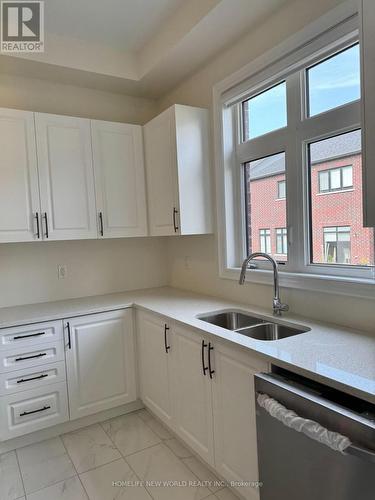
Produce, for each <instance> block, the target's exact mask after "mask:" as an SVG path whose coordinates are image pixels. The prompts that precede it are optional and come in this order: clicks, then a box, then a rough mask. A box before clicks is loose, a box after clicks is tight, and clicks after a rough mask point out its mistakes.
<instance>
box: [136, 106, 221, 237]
mask: <svg viewBox="0 0 375 500" xmlns="http://www.w3.org/2000/svg"><path fill="white" fill-rule="evenodd" d="M208 119H209V117H208V110H206V109H202V108H195V107H191V106H182V105H177V104H176V105H174V106H172V107H170V108H168V109H167V110H166V111H164V112H163V113H161V114H160V115H158V116H157V117H156V118H154V119H153V120H151V121H150V122H148V123H147V124H146V125H145V126H144V139H145V155H146V171H147V189H148V201H149V221H150V234H151V236H170V235H175V234H181V235H187V234H205V233H210V232H212V220H211V211H212V209H211V193H210V155H209V148H210V142H209V141H210V138H209V125H208Z"/></svg>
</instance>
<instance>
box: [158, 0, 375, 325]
mask: <svg viewBox="0 0 375 500" xmlns="http://www.w3.org/2000/svg"><path fill="white" fill-rule="evenodd" d="M339 3H340V0H315V1H311V0H297V1H295V2H293V3H291V4H289V5H287V6H286V7H285V8H283V9H281V10H280V11H279V12H277V13H276V14H275V15H274V16H273V17H272V18H270V19H269V20H268V21H267V22H266V23H265V24H264V25H261V26H259V28H258V29H257V30H256V31H253V32H252V33H249V34H247V35H245V36H244V37H242V38H241V39H240V40H239V41H238V42H236V43H235V44H234V45H233V46H232V47H230V48H229V49H228V50H226V51H225V52H223V53H221V54H220V55H219V56H218V57H216V58H215V59H214V60H213V61H211V62H210V63H209V64H208V65H206V66H205V67H204V68H202V69H201V70H200V71H198V72H197V73H196V74H194V75H193V76H192V77H191V78H190V79H189V80H187V81H185V82H183V83H182V84H181V85H180V86H178V87H177V88H175V89H173V90H172V91H171V92H170V93H169V94H168V95H166V96H165V97H163V98H162V99H161V100H160V101H159V110H160V111H161V110H163V109H164V108H166V107H168V106H169V105H171V104H173V103H179V104H188V105H193V106H204V107H209V108H211V109H212V87H213V85H214V84H215V83H216V82H218V81H220V80H222V79H223V78H225V77H226V76H228V75H229V74H231V73H233V72H234V71H236V70H238V69H239V68H241V67H242V66H244V65H245V64H247V63H248V62H249V61H251V60H252V59H254V58H256V57H257V56H259V55H261V54H262V53H263V52H265V51H266V50H268V49H270V48H272V47H273V46H275V45H277V44H278V43H280V42H282V41H283V40H284V39H285V38H287V37H288V36H290V35H291V34H293V33H294V32H296V31H298V30H300V29H302V28H303V27H304V26H305V25H306V24H308V23H310V22H312V21H313V20H315V19H317V18H318V17H319V16H321V15H322V14H324V12H326V11H328V10H329V9H330V8H332V7H334V6H336V5H337V4H339ZM213 177H214V173H213ZM213 185H214V179H213ZM168 252H169V258H168V263H169V273H170V275H169V282H170V284H171V285H173V286H177V287H180V288H186V289H189V290H194V291H197V292H201V293H207V294H212V295H217V296H222V297H226V298H230V299H233V300H239V301H243V302H247V303H251V304H255V305H259V306H265V307H269V308H270V307H271V295H272V289H271V287H270V286H267V285H258V284H246V285H245V286H242V287H241V286H239V285H238V283H237V282H235V281H233V280H227V279H220V278H219V277H218V259H217V241H216V236H214V235H211V236H195V237H184V238H170V239H169V240H168ZM186 258H187V259H186ZM282 293H283V296H282V299H283V300H285V301H286V302H288V303H289V305H290V306H291V310H292V311H293V312H295V313H298V314H301V315H304V316H308V317H311V318H314V319H320V320H323V321H329V322H334V323H338V324H341V325H344V326H348V327H352V328H359V329H364V330H369V331H373V330H374V321H373V317H374V315H373V308H374V301H372V300H365V299H355V298H349V297H344V296H334V295H332V294H318V293H314V292H309V291H307V290H306V291H301V290H293V289H287V290H282Z"/></svg>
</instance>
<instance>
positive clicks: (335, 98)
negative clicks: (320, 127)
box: [307, 44, 361, 116]
mask: <svg viewBox="0 0 375 500" xmlns="http://www.w3.org/2000/svg"><path fill="white" fill-rule="evenodd" d="M307 84H308V99H309V103H308V104H309V113H308V114H309V116H314V115H317V114H318V113H322V112H323V111H328V110H329V109H333V108H336V107H337V106H342V105H343V104H347V103H349V102H352V101H355V100H357V99H360V97H361V94H360V63H359V45H358V44H357V45H354V46H353V47H350V48H349V49H346V50H344V51H343V52H340V53H339V54H336V55H334V56H332V57H330V58H329V59H326V60H325V61H323V62H321V63H319V64H317V65H315V66H313V67H311V68H310V69H308V70H307Z"/></svg>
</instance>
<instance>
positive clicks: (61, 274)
mask: <svg viewBox="0 0 375 500" xmlns="http://www.w3.org/2000/svg"><path fill="white" fill-rule="evenodd" d="M67 274H68V268H67V266H66V264H59V265H58V266H57V277H58V278H59V280H64V279H65V278H66V275H67Z"/></svg>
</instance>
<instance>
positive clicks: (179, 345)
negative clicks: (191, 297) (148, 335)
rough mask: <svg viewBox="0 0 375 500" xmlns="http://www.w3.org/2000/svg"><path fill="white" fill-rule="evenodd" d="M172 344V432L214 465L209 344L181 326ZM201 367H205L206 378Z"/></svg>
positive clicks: (176, 331)
mask: <svg viewBox="0 0 375 500" xmlns="http://www.w3.org/2000/svg"><path fill="white" fill-rule="evenodd" d="M174 340H175V352H173V356H174V362H175V370H174V378H173V389H174V390H173V399H174V406H175V409H176V422H175V431H176V433H177V434H178V435H179V436H180V437H181V438H182V439H183V440H184V441H185V442H186V443H187V444H188V445H189V446H190V447H191V448H192V449H193V450H195V451H196V452H197V453H198V454H199V455H200V456H201V457H202V458H203V459H204V460H205V461H206V462H207V463H209V464H211V465H213V463H214V443H213V420H212V391H211V379H210V376H209V368H208V365H207V363H208V361H207V360H208V357H207V355H208V351H207V349H208V345H209V343H208V340H207V339H205V338H204V337H202V336H201V335H198V334H196V333H195V332H193V331H191V330H190V329H187V328H183V327H180V326H176V327H175V328H174ZM202 356H203V357H204V361H203V359H202ZM203 363H205V364H206V365H207V368H205V370H204V371H205V375H204V373H203Z"/></svg>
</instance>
